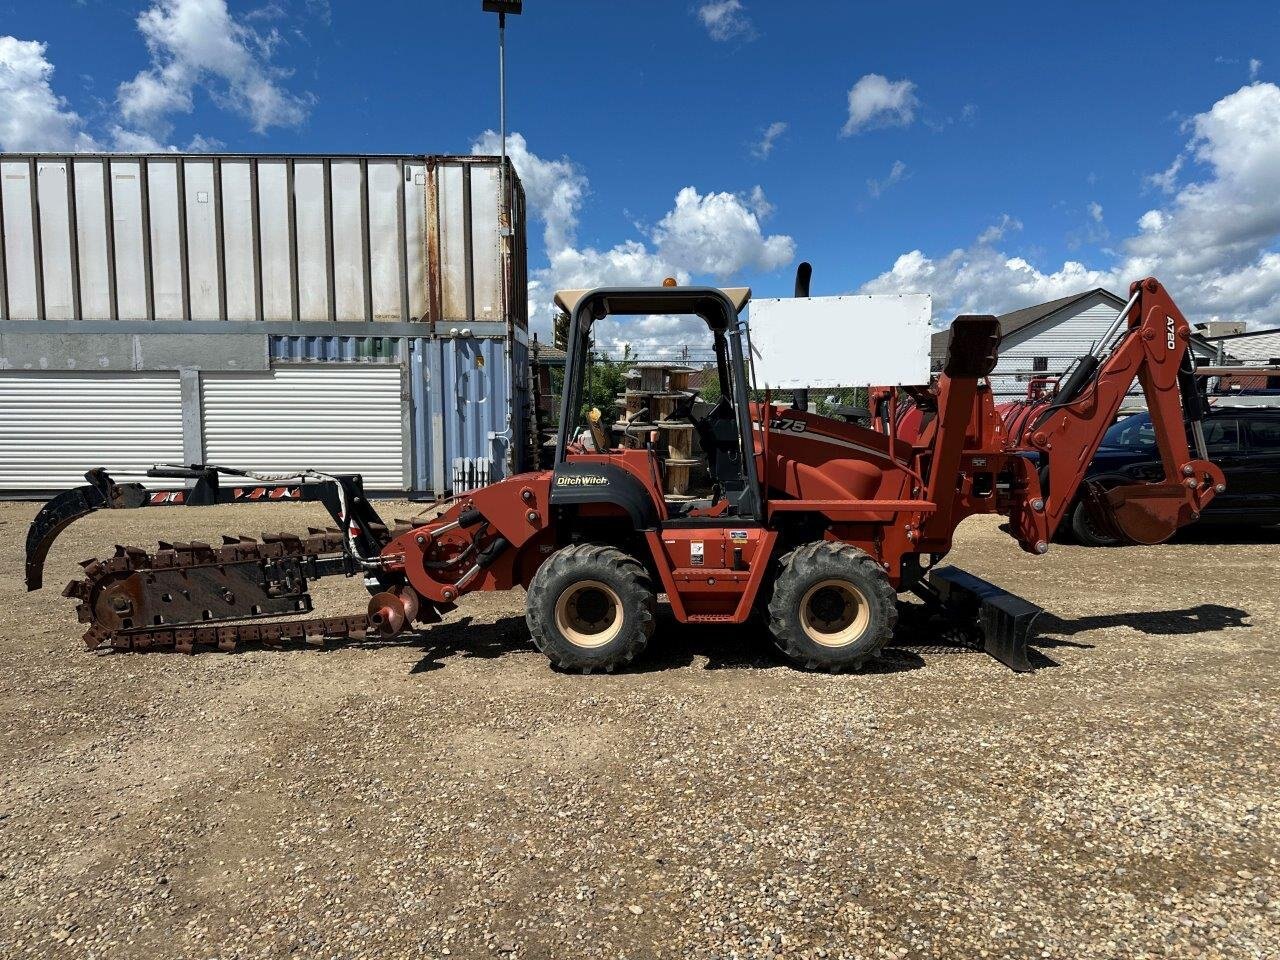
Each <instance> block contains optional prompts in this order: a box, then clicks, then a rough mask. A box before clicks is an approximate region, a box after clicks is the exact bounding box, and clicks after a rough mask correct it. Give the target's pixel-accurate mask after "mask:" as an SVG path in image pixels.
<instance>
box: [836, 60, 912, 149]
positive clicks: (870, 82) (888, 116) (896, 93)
mask: <svg viewBox="0 0 1280 960" xmlns="http://www.w3.org/2000/svg"><path fill="white" fill-rule="evenodd" d="M919 106H920V99H919V98H918V97H917V96H916V85H915V84H914V83H913V82H912V81H910V80H890V79H889V78H888V77H885V76H882V75H881V74H878V73H868V74H866V75H865V76H863V77H862V78H860V79H859V80H858V82H857V83H855V84H854V85H853V86H852V87H850V88H849V119H848V120H846V121H845V124H844V128H843V129H842V130H841V131H840V133H841V136H845V137H847V136H850V135H852V134H855V133H859V132H861V131H863V130H867V129H869V128H871V127H889V126H896V127H905V126H908V125H909V124H910V123H911V121H912V120H914V119H915V116H916V108H917V107H919Z"/></svg>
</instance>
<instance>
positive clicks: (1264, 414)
mask: <svg viewBox="0 0 1280 960" xmlns="http://www.w3.org/2000/svg"><path fill="white" fill-rule="evenodd" d="M1155 436H1156V435H1155V428H1154V427H1153V426H1152V424H1151V417H1150V416H1149V415H1148V414H1145V413H1137V414H1134V415H1133V416H1131V417H1126V418H1125V419H1123V420H1119V421H1117V422H1116V423H1115V424H1114V425H1113V426H1112V427H1111V428H1110V429H1109V430H1108V431H1107V432H1106V434H1105V436H1104V437H1103V441H1102V446H1101V447H1099V448H1098V452H1097V454H1096V455H1095V456H1094V458H1093V463H1092V464H1091V465H1090V467H1089V472H1088V474H1087V475H1086V476H1087V477H1088V479H1090V480H1097V481H1100V482H1101V483H1103V484H1104V485H1110V484H1112V483H1121V482H1124V483H1132V482H1133V481H1134V480H1155V479H1159V477H1160V476H1161V475H1162V474H1161V469H1160V454H1159V452H1158V451H1157V450H1156V440H1155ZM1204 436H1205V442H1206V445H1207V446H1208V448H1209V456H1210V458H1212V460H1213V462H1214V463H1216V464H1218V465H1219V466H1220V467H1222V469H1223V472H1225V473H1226V476H1227V492H1226V493H1223V494H1220V495H1218V496H1217V497H1215V498H1214V500H1213V502H1212V503H1210V504H1209V506H1208V508H1207V509H1206V510H1205V512H1204V514H1203V516H1202V517H1201V519H1200V523H1201V524H1237V523H1240V524H1243V523H1247V524H1250V525H1255V526H1266V525H1268V524H1274V523H1280V407H1216V408H1214V409H1212V410H1211V411H1210V413H1209V415H1208V417H1207V418H1206V419H1205V422H1204ZM1070 518H1071V532H1072V533H1073V534H1074V535H1075V538H1076V540H1077V541H1078V542H1080V543H1082V544H1085V545H1086V546H1096V547H1101V546H1113V545H1114V544H1115V543H1116V542H1117V541H1116V540H1115V539H1114V538H1113V537H1112V536H1110V535H1109V534H1108V533H1107V532H1105V531H1103V530H1100V529H1098V527H1097V526H1096V525H1095V524H1094V523H1093V522H1092V521H1091V519H1090V518H1089V514H1088V511H1087V510H1086V509H1085V507H1084V505H1083V504H1082V503H1079V502H1077V503H1076V504H1075V506H1074V507H1072V509H1071V513H1070ZM1063 526H1066V524H1063Z"/></svg>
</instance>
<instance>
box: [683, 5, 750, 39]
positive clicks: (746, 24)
mask: <svg viewBox="0 0 1280 960" xmlns="http://www.w3.org/2000/svg"><path fill="white" fill-rule="evenodd" d="M696 12H697V14H698V19H699V20H700V21H701V22H702V25H703V26H704V27H706V29H707V34H708V35H709V36H710V37H711V39H712V40H720V41H724V40H733V39H734V38H735V37H742V38H743V39H746V40H750V39H751V38H752V37H754V36H755V27H754V26H753V25H752V23H751V18H750V17H748V16H747V11H746V10H745V9H744V8H743V6H742V0H705V2H703V3H701V4H699V5H698V7H697V11H696Z"/></svg>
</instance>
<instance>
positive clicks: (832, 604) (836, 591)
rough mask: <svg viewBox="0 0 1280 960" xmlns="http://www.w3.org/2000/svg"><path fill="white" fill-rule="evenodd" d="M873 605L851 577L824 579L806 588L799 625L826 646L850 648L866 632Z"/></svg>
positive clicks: (815, 641)
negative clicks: (850, 579) (849, 579)
mask: <svg viewBox="0 0 1280 960" xmlns="http://www.w3.org/2000/svg"><path fill="white" fill-rule="evenodd" d="M870 622H871V604H869V603H868V602H867V597H866V595H865V594H864V593H863V592H862V591H861V590H859V589H858V588H857V587H855V586H854V585H853V584H852V583H850V582H849V581H848V580H836V579H831V580H822V581H819V582H818V583H815V584H814V585H813V586H812V587H810V588H809V589H808V590H806V591H805V595H804V598H803V599H802V600H801V601H800V626H801V628H802V629H803V630H804V632H805V635H806V636H807V637H808V638H809V639H810V640H812V641H813V642H814V643H816V644H820V645H821V646H824V647H847V646H848V645H849V644H851V643H853V642H854V641H856V640H858V639H859V638H860V637H861V636H862V635H863V633H865V632H866V629H867V624H869V623H870Z"/></svg>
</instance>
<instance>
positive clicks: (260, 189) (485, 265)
mask: <svg viewBox="0 0 1280 960" xmlns="http://www.w3.org/2000/svg"><path fill="white" fill-rule="evenodd" d="M503 183H505V187H506V193H505V196H503V197H500V192H501V188H502V184H503ZM524 219H525V211H524V193H523V190H522V188H521V185H520V182H519V179H518V177H517V176H516V175H515V172H514V170H513V169H512V168H511V166H510V165H509V164H508V167H507V170H506V173H505V176H504V175H503V174H502V173H501V171H500V169H499V161H498V158H496V157H469V156H426V155H413V156H411V155H395V156H386V155H378V156H369V155H361V156H354V155H287V156H286V155H266V154H263V155H245V154H145V155H143V154H75V155H62V154H57V155H55V154H0V492H9V493H10V495H12V492H13V491H25V490H32V491H35V490H43V489H47V488H49V487H53V486H57V485H58V484H59V483H61V482H62V480H63V479H64V478H65V477H68V476H72V475H73V474H74V473H75V472H76V471H77V470H82V469H83V467H84V466H96V465H99V462H98V461H100V460H109V459H110V457H111V454H112V452H113V450H114V449H116V447H113V443H116V441H114V440H112V439H111V438H114V437H119V438H120V440H119V441H118V443H116V446H118V448H119V450H120V451H121V452H122V456H121V458H120V459H121V460H122V461H128V467H129V469H130V470H132V471H135V472H136V471H137V470H138V469H140V468H141V467H142V466H144V465H145V462H146V460H147V458H148V457H149V456H152V455H154V456H156V457H157V458H159V457H161V456H162V455H163V456H164V458H167V459H173V456H174V450H175V448H178V447H180V449H181V452H182V454H183V456H182V457H181V459H186V460H188V461H190V460H192V459H204V458H206V456H207V455H208V454H209V453H211V452H225V451H233V452H235V453H237V454H240V455H241V459H240V461H239V462H237V463H236V464H235V465H237V466H245V467H251V468H252V467H255V466H257V465H258V463H257V461H262V462H263V463H266V462H267V461H270V462H271V463H272V464H273V465H274V466H275V467H277V468H278V467H280V466H282V465H287V464H290V463H294V461H295V460H296V461H297V462H296V466H298V467H303V466H314V467H319V468H325V466H326V464H325V463H323V462H314V457H315V455H316V453H317V451H319V452H320V453H321V454H322V455H323V454H324V453H325V452H326V451H328V450H330V449H332V450H335V451H336V450H338V449H340V448H341V449H342V450H344V451H345V454H344V456H343V457H342V458H337V459H335V463H334V464H333V467H334V468H335V469H339V468H340V469H352V468H353V466H354V465H357V464H358V461H359V457H358V456H352V453H353V451H355V450H358V446H359V444H360V443H361V442H363V441H362V437H361V429H360V428H361V417H360V415H359V411H360V410H361V408H362V405H363V400H364V398H363V392H368V393H369V396H368V398H367V399H368V401H369V402H368V404H367V408H368V410H369V414H368V420H369V422H370V425H369V427H368V432H369V435H370V436H381V437H384V438H386V439H385V442H384V443H383V444H382V447H381V448H379V450H378V451H377V456H376V459H377V462H378V464H379V467H378V469H377V471H376V473H377V478H378V480H377V484H376V486H377V487H378V488H380V489H386V490H388V491H389V492H397V491H407V492H411V493H418V494H430V495H441V494H446V493H450V492H455V491H456V490H457V489H459V488H460V487H461V486H465V485H466V484H468V483H470V482H471V481H469V480H467V479H465V478H468V477H481V476H483V477H490V478H498V477H501V476H505V475H508V474H509V473H510V472H512V471H514V470H518V469H520V468H521V467H522V466H523V463H522V462H521V461H520V456H519V451H521V450H522V449H523V443H522V442H519V438H520V436H521V435H522V433H523V425H524V410H523V404H524V387H525V383H526V379H527V375H526V372H525V369H524V365H525V357H526V356H527V351H526V347H527V343H528V338H527V332H526V330H527V322H528V320H527V297H526V273H527V266H526V247H525V223H524ZM432 342H436V343H437V344H438V346H436V347H432V346H430V344H431V343H432ZM344 344H345V345H350V344H384V345H385V349H379V348H370V349H368V350H366V349H363V348H360V349H347V348H346V347H344ZM425 357H450V358H458V357H465V358H471V359H469V360H468V361H467V363H469V364H470V365H471V366H469V367H468V368H467V369H466V370H465V371H464V372H465V377H466V380H467V382H473V383H475V384H477V385H476V386H474V387H472V388H469V389H472V390H474V391H478V393H477V395H479V396H483V397H484V398H485V402H484V403H483V404H482V405H481V404H478V403H477V404H468V403H459V402H456V401H457V399H458V398H457V396H456V395H454V394H453V393H452V392H450V390H451V388H450V390H446V389H445V387H444V385H443V384H436V383H434V382H431V378H432V376H433V375H434V376H438V377H440V378H442V379H443V370H444V367H445V366H446V365H444V364H441V363H436V364H424V363H423V362H422V358H425ZM458 362H461V361H457V362H454V361H451V364H452V366H449V369H451V370H452V369H453V367H455V366H457V363H458ZM387 363H392V364H396V365H399V366H400V367H401V368H402V370H403V374H402V377H401V383H400V385H399V389H400V391H401V394H402V396H403V401H404V402H403V404H400V405H397V404H395V403H392V402H389V399H390V398H389V395H387V390H388V389H390V390H393V391H394V390H395V389H397V388H396V385H395V384H394V383H389V382H387V381H385V379H379V377H375V376H372V375H368V376H366V375H354V374H353V375H350V376H347V375H345V374H343V373H342V371H344V370H350V371H356V370H357V369H360V368H363V369H368V365H370V364H376V365H379V366H385V365H386V364H387ZM472 367H474V369H472ZM307 370H314V371H316V374H315V376H314V377H309V376H308V374H307V373H306V371H307ZM131 377H134V378H137V382H138V384H139V389H138V390H137V391H132V390H131V389H130V384H131V380H130V378H131ZM68 378H71V379H68ZM299 378H301V379H299ZM415 378H417V379H421V380H423V382H421V383H419V382H417V379H415ZM168 380H172V381H173V386H172V387H163V388H157V387H155V386H154V384H155V383H161V384H163V383H165V382H168ZM64 381H65V383H64ZM73 381H74V387H75V389H74V390H71V391H67V390H65V389H62V388H64V387H65V386H66V385H67V384H70V383H72V382H73ZM99 381H101V382H102V383H103V384H104V385H103V386H102V387H101V388H99V386H98V382H99ZM179 381H181V386H180V385H179ZM269 381H270V382H269ZM276 381H278V383H276V385H275V386H274V387H273V386H272V385H271V383H274V382H276ZM480 381H483V383H480ZM148 384H150V385H152V386H151V392H150V394H148V392H147V390H144V389H141V387H142V386H145V385H148ZM59 392H61V394H62V396H63V400H62V401H60V402H59V403H57V404H54V406H56V407H57V409H58V414H57V417H56V419H57V421H58V422H59V423H61V424H69V426H65V427H64V428H62V429H61V430H54V431H53V433H54V434H55V437H54V439H53V440H41V439H39V438H38V437H37V436H34V435H33V434H34V431H35V425H34V424H31V425H30V426H28V424H30V423H31V417H30V411H31V410H33V409H35V410H39V409H43V408H44V407H46V406H49V405H48V404H45V403H43V402H42V398H44V397H46V396H47V397H48V398H49V400H50V401H52V400H53V399H54V397H55V395H56V394H58V393H59ZM133 393H136V394H137V396H138V398H139V403H140V404H141V401H142V399H143V398H145V397H147V396H150V400H149V406H146V407H145V408H144V406H141V405H140V406H139V410H138V416H139V417H140V418H147V419H150V420H151V422H155V417H156V415H157V410H156V409H155V408H156V407H157V404H159V405H161V406H163V405H164V404H172V403H173V402H178V401H175V400H174V399H173V398H180V409H177V410H173V411H167V415H168V419H166V420H165V421H164V422H166V423H173V422H176V420H175V419H174V418H175V417H180V419H181V423H182V437H181V440H180V442H179V440H178V439H176V438H174V437H172V436H168V435H166V438H165V440H164V442H163V443H160V442H158V441H157V442H155V443H152V442H151V441H150V440H148V439H147V437H146V436H142V437H141V438H136V437H131V434H130V431H129V429H128V424H129V423H130V420H131V416H130V404H129V398H130V396H131V395H132V394H133ZM299 396H301V397H305V398H307V400H306V405H307V409H308V410H313V411H314V410H319V411H320V412H321V415H318V416H312V417H310V418H309V419H308V424H307V436H308V442H307V444H305V445H302V446H300V447H299V448H298V449H297V450H296V451H293V450H290V449H288V446H287V444H288V442H289V439H290V437H289V434H288V432H287V431H284V432H282V431H279V430H271V429H266V428H265V427H263V426H262V423H261V421H263V420H265V419H269V418H270V417H271V416H273V412H272V409H268V408H264V406H263V405H264V404H267V405H268V406H274V407H275V411H276V413H279V412H280V411H283V410H284V409H286V408H285V407H283V406H279V404H278V403H277V404H273V403H272V398H275V397H279V398H281V401H282V400H283V399H284V398H286V397H289V398H295V399H294V401H293V405H292V407H290V408H289V409H291V410H292V411H293V414H292V415H302V413H301V412H299V411H298V410H297V401H296V398H297V397H299ZM99 400H102V401H103V402H106V401H108V400H109V402H110V404H111V409H112V410H113V411H114V413H113V418H112V424H111V430H110V431H108V434H107V436H106V437H96V435H94V427H93V410H94V407H95V405H97V404H98V402H99ZM52 408H53V407H50V409H52ZM330 408H331V409H330ZM339 410H341V412H342V415H341V416H339V415H338V411H339ZM326 411H328V412H326ZM353 411H354V414H353ZM396 411H398V413H396ZM162 413H163V411H162ZM393 414H394V415H398V416H400V418H401V420H402V422H401V423H399V424H393V423H392V422H391V420H390V418H391V417H392V416H393ZM379 418H380V419H379ZM472 420H474V421H475V422H474V423H473V422H471V421H472ZM81 422H82V423H83V427H82V428H78V427H76V426H75V424H77V423H81ZM326 422H331V423H333V424H334V426H333V428H332V429H333V435H332V436H328V435H326V433H325V430H326V427H325V426H324V424H325V423H326ZM344 424H345V425H346V426H345V427H344V426H343V425H344ZM48 426H50V427H51V426H52V425H48ZM229 430H230V431H232V433H231V434H230V435H229V434H228V431H229ZM344 430H345V433H344V432H343V431H344ZM170 432H172V428H170ZM140 433H141V434H146V433H147V431H145V430H141V431H140ZM59 434H60V435H61V436H60V437H59V436H57V435H59ZM393 441H394V442H393ZM282 443H283V444H285V447H284V448H282V447H281V444H282ZM51 444H52V445H53V446H51ZM255 444H259V446H255ZM33 445H34V446H33ZM55 447H58V449H55ZM77 450H81V451H84V450H88V451H92V453H93V456H94V457H96V458H98V460H96V461H95V463H92V464H84V465H83V466H81V465H80V463H79V461H78V460H77V456H78V454H77ZM124 453H128V456H124V455H123V454H124ZM304 457H308V458H312V459H309V460H307V462H303V459H302V458H304ZM397 458H398V462H399V463H400V464H401V465H402V466H401V469H399V471H397V469H396V468H395V466H394V464H395V463H396V462H397ZM338 459H341V462H340V463H339V462H338ZM246 460H247V461H249V462H245V461H246ZM107 465H108V466H110V463H108V464H107ZM458 478H464V479H461V480H460V479H458Z"/></svg>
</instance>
